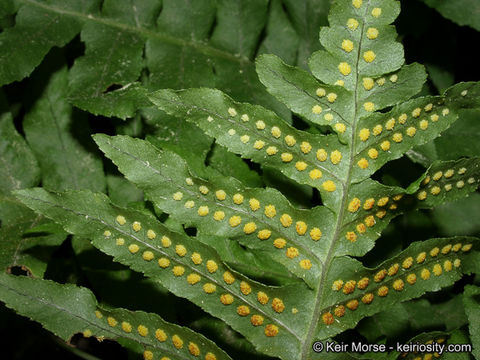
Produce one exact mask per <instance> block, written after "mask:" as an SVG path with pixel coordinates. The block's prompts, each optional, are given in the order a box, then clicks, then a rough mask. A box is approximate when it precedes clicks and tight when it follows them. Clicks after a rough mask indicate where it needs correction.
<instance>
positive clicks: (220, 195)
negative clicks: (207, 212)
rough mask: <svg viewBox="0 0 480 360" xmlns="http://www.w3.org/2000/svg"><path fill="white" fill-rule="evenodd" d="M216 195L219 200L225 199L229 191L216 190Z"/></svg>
mask: <svg viewBox="0 0 480 360" xmlns="http://www.w3.org/2000/svg"><path fill="white" fill-rule="evenodd" d="M215 196H216V197H217V199H218V200H220V201H223V200H225V199H226V198H227V193H226V192H225V191H224V190H217V191H215Z"/></svg>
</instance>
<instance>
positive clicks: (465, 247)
mask: <svg viewBox="0 0 480 360" xmlns="http://www.w3.org/2000/svg"><path fill="white" fill-rule="evenodd" d="M471 249H472V244H465V245H463V247H462V251H463V252H467V251H470V250H471Z"/></svg>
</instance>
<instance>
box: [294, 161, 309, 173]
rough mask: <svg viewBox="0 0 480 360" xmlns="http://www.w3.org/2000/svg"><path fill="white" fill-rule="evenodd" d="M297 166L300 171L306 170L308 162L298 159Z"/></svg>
mask: <svg viewBox="0 0 480 360" xmlns="http://www.w3.org/2000/svg"><path fill="white" fill-rule="evenodd" d="M295 168H296V169H297V170H298V171H304V170H305V169H306V168H307V163H306V162H304V161H297V162H296V163H295Z"/></svg>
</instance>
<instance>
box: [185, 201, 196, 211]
mask: <svg viewBox="0 0 480 360" xmlns="http://www.w3.org/2000/svg"><path fill="white" fill-rule="evenodd" d="M194 206H195V202H194V201H193V200H188V201H187V202H186V203H185V208H186V209H191V208H193V207H194Z"/></svg>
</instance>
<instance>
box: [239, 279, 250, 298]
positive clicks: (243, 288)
mask: <svg viewBox="0 0 480 360" xmlns="http://www.w3.org/2000/svg"><path fill="white" fill-rule="evenodd" d="M240 291H241V292H242V294H243V295H248V294H250V293H251V292H252V288H251V286H250V285H249V284H248V283H246V282H245V281H242V282H241V283H240Z"/></svg>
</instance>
